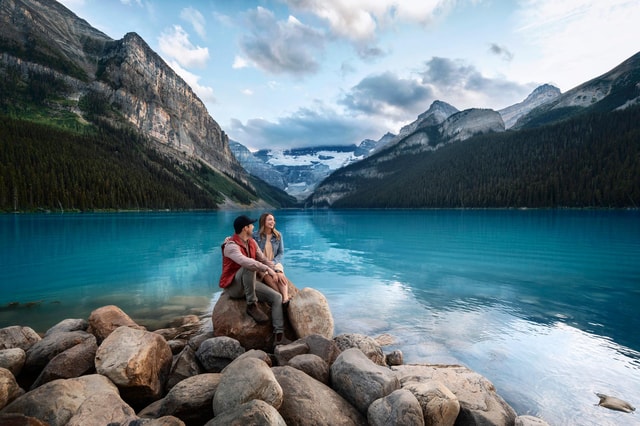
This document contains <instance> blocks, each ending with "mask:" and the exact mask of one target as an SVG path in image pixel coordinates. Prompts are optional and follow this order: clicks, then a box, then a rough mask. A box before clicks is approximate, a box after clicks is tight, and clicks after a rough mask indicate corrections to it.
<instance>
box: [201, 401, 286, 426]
mask: <svg viewBox="0 0 640 426" xmlns="http://www.w3.org/2000/svg"><path fill="white" fill-rule="evenodd" d="M245 425H260V426H287V423H285V421H284V419H283V418H282V416H281V415H280V413H279V412H278V410H276V409H275V408H274V407H273V406H272V405H271V404H267V403H266V402H264V401H262V400H260V399H252V400H251V401H248V402H245V403H244V404H240V405H238V406H237V407H235V408H233V409H231V410H228V411H225V412H224V413H222V414H220V415H219V416H216V417H214V418H213V419H212V420H210V421H208V422H207V423H205V426H245Z"/></svg>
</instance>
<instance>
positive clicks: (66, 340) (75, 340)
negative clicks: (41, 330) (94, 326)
mask: <svg viewBox="0 0 640 426" xmlns="http://www.w3.org/2000/svg"><path fill="white" fill-rule="evenodd" d="M85 340H92V341H95V338H94V336H93V335H91V334H89V333H87V332H86V331H61V332H59V333H53V334H49V335H48V336H45V337H44V338H43V339H41V340H39V341H38V342H37V343H35V344H34V345H33V346H31V347H30V348H29V349H28V350H27V359H26V361H25V363H24V370H25V371H26V372H29V373H32V372H37V373H40V371H41V370H42V369H43V368H44V367H45V366H46V365H47V364H48V363H49V361H51V360H52V359H53V358H54V357H55V356H56V355H58V354H60V353H62V352H64V351H66V350H67V349H69V348H72V347H74V346H76V345H79V344H80V343H83V342H84V341H85Z"/></svg>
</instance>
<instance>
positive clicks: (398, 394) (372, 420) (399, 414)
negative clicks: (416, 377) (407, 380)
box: [367, 389, 440, 426]
mask: <svg viewBox="0 0 640 426" xmlns="http://www.w3.org/2000/svg"><path fill="white" fill-rule="evenodd" d="M367 419H368V421H369V425H370V426H387V425H394V426H423V425H424V424H425V421H424V415H423V414H422V407H420V402H418V400H417V399H416V397H415V396H414V395H413V394H412V393H411V392H409V391H408V390H405V389H398V390H395V391H393V392H391V393H390V394H389V395H387V396H385V397H384V398H380V399H376V400H375V401H373V402H372V403H371V405H369V409H368V410H367ZM427 424H429V425H432V424H433V425H439V424H440V423H427Z"/></svg>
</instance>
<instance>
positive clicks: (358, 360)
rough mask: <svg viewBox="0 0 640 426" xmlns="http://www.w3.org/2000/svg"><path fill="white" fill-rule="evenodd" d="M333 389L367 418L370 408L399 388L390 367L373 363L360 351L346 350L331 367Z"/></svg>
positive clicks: (354, 349)
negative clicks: (377, 400)
mask: <svg viewBox="0 0 640 426" xmlns="http://www.w3.org/2000/svg"><path fill="white" fill-rule="evenodd" d="M331 384H332V386H333V389H335V391H336V392H338V393H339V394H340V395H342V397H343V398H344V399H346V400H347V401H349V402H350V403H351V404H352V405H353V406H354V407H356V408H357V409H358V410H359V411H360V412H361V413H362V414H364V415H366V414H367V410H368V409H369V405H370V404H371V403H372V402H373V401H375V400H376V399H379V398H384V397H385V396H387V395H389V394H390V393H391V392H393V391H394V390H397V389H400V382H399V381H398V379H397V378H396V375H395V373H394V372H393V371H391V370H390V369H389V368H386V367H381V366H380V365H377V364H374V363H373V362H372V361H371V360H370V359H369V358H367V356H366V355H365V354H364V353H362V351H361V350H360V349H357V348H351V349H347V350H345V351H343V352H342V353H341V354H340V355H338V358H337V359H336V361H335V362H334V363H333V365H332V366H331Z"/></svg>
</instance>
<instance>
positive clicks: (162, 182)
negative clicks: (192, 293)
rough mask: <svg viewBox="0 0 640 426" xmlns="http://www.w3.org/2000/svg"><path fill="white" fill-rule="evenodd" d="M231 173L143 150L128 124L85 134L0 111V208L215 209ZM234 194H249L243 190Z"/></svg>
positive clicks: (246, 198)
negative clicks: (190, 164) (219, 188)
mask: <svg viewBox="0 0 640 426" xmlns="http://www.w3.org/2000/svg"><path fill="white" fill-rule="evenodd" d="M228 181H229V179H227V178H224V177H223V176H221V175H218V176H216V173H215V172H214V171H213V170H211V169H209V168H208V167H206V166H200V167H191V168H190V167H188V166H185V165H183V164H180V163H178V162H177V161H176V160H172V159H170V158H168V157H165V156H162V155H160V154H159V153H157V152H156V151H155V150H153V149H151V148H148V147H147V144H146V141H145V140H144V139H143V138H141V137H140V136H139V135H138V134H137V133H135V132H133V131H129V130H122V129H115V128H110V127H108V126H101V127H98V128H96V129H93V130H92V131H88V132H86V133H78V132H71V131H68V130H65V129H60V128H56V127H54V126H49V125H42V124H37V123H33V122H30V121H25V120H21V119H15V118H10V117H6V116H4V117H3V116H0V211H5V212H9V211H36V210H43V209H44V210H78V211H87V210H111V209H215V208H217V207H218V205H219V204H221V203H222V202H223V201H224V196H223V195H222V193H221V192H220V191H218V190H217V189H216V186H219V185H220V182H226V183H225V184H227V185H232V184H229V183H228ZM235 198H236V199H237V200H238V201H240V202H248V201H250V200H251V199H252V198H255V194H249V193H248V192H247V191H246V190H245V189H244V188H240V187H239V188H238V189H237V190H236V191H235Z"/></svg>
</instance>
